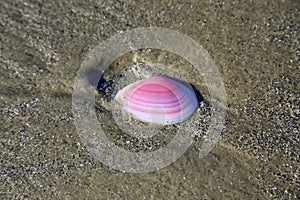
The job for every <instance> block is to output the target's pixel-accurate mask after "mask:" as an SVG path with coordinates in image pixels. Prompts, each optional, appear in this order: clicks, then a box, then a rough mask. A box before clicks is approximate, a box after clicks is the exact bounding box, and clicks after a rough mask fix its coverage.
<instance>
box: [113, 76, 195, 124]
mask: <svg viewBox="0 0 300 200" xmlns="http://www.w3.org/2000/svg"><path fill="white" fill-rule="evenodd" d="M115 99H116V100H117V101H118V102H119V103H120V104H121V105H122V107H123V109H124V110H125V111H127V112H129V113H131V114H132V115H133V116H134V117H135V118H137V119H139V120H141V121H144V122H150V123H156V124H175V123H179V122H182V121H184V120H186V119H187V118H189V117H190V116H191V115H192V114H193V113H194V112H195V111H196V109H197V107H198V101H197V98H196V95H195V93H194V91H193V90H192V89H191V88H189V87H188V86H186V85H184V84H182V83H180V82H178V81H175V80H173V79H171V78H168V77H165V76H153V77H151V78H146V79H143V80H141V81H137V82H135V83H132V84H130V85H128V86H126V87H125V88H123V89H122V90H120V91H119V92H118V93H117V95H116V97H115Z"/></svg>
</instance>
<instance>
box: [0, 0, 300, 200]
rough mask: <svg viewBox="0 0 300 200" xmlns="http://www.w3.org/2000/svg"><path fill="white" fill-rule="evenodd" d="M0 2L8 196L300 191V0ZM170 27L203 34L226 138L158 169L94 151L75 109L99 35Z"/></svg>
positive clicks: (247, 195)
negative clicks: (129, 168)
mask: <svg viewBox="0 0 300 200" xmlns="http://www.w3.org/2000/svg"><path fill="white" fill-rule="evenodd" d="M201 2H202V3H199V2H198V1H191V2H187V3H183V1H172V0H171V1H137V2H135V1H103V2H101V1H94V2H92V1H82V0H80V1H79V0H75V1H72V3H69V1H37V0H34V1H22V0H20V1H16V0H15V1H9V0H4V1H1V2H0V27H1V29H0V30H1V32H0V36H1V42H0V50H1V55H0V56H1V59H0V63H1V64H0V67H1V70H0V74H1V76H0V85H1V86H0V87H1V91H0V105H1V110H0V122H1V129H0V130H1V138H0V141H1V142H0V149H1V154H0V199H13V198H15V199H38V198H40V199H299V198H300V192H299V160H300V158H299V154H300V152H299V142H300V139H299V117H300V108H299V104H300V102H299V101H300V94H299V92H300V85H299V77H300V73H299V72H300V70H299V66H300V65H299V39H300V35H299V30H300V22H299V19H300V18H299V7H300V4H299V1H285V0H282V1H252V2H251V3H250V1H242V2H240V1H235V3H233V1H226V2H221V1H201ZM149 26H157V27H165V28H170V29H174V30H177V31H180V32H181V33H184V34H186V35H188V36H190V37H192V38H193V39H194V40H196V41H197V42H199V43H200V44H201V45H202V46H203V47H204V48H205V49H206V50H207V51H208V52H209V54H210V55H211V56H212V57H213V59H214V61H215V62H216V65H217V67H218V69H219V70H220V72H221V74H222V77H223V81H224V83H225V87H226V91H227V95H228V96H227V98H228V107H229V110H228V116H227V121H226V129H225V130H224V137H223V138H222V140H221V141H219V142H218V144H217V145H216V147H215V148H214V149H213V151H212V152H211V153H210V154H209V155H208V156H206V157H205V158H204V159H199V158H198V152H197V150H196V148H193V147H192V148H190V149H189V150H188V151H187V152H186V153H185V154H184V155H183V156H182V157H181V158H179V159H178V160H177V161H176V162H174V163H173V164H171V165H170V166H168V167H166V168H164V169H162V170H160V171H156V172H152V173H145V174H128V173H122V172H118V171H114V170H112V169H109V168H108V167H106V166H104V165H103V164H101V163H100V162H99V161H97V160H95V159H94V158H93V157H92V156H91V155H90V154H89V152H88V151H87V150H86V149H85V147H84V146H83V144H82V143H81V140H80V138H79V136H78V135H77V133H76V130H75V126H74V123H73V118H72V117H73V115H72V111H71V107H72V104H71V101H72V87H73V81H74V78H75V76H76V72H77V70H78V69H79V67H80V64H81V62H82V61H83V60H84V59H85V57H86V55H87V54H88V53H89V51H90V50H92V49H93V48H94V47H96V46H97V45H98V44H99V43H100V42H101V41H103V40H105V39H107V38H109V37H110V36H112V35H114V34H116V33H118V32H119V31H121V30H129V29H132V28H136V27H149Z"/></svg>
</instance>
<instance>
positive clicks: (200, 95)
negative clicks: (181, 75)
mask: <svg viewBox="0 0 300 200" xmlns="http://www.w3.org/2000/svg"><path fill="white" fill-rule="evenodd" d="M190 85H191V87H192V88H193V90H194V92H195V94H196V97H197V100H198V106H199V105H200V103H201V102H202V101H204V98H203V96H202V94H201V92H200V91H199V90H198V89H197V88H196V87H195V86H194V85H193V84H190Z"/></svg>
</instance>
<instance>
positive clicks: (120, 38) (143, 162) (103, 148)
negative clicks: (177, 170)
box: [72, 28, 226, 173]
mask: <svg viewBox="0 0 300 200" xmlns="http://www.w3.org/2000/svg"><path fill="white" fill-rule="evenodd" d="M148 48H153V49H160V50H165V51H169V52H171V53H174V54H177V55H179V56H181V57H182V58H183V59H185V60H187V61H189V62H190V63H191V64H192V65H193V66H194V67H195V69H197V70H198V71H199V72H200V74H201V75H202V77H203V79H204V81H205V82H206V85H207V88H208V91H209V95H210V99H211V104H212V107H213V108H214V109H213V110H212V114H211V121H210V124H209V127H208V130H207V132H206V134H205V137H204V142H203V143H202V146H201V147H200V153H199V157H200V158H203V157H204V156H206V155H207V154H208V153H209V152H210V151H211V149H212V148H213V147H214V145H215V144H216V142H217V141H218V140H219V139H220V138H221V135H220V134H221V131H222V129H223V128H224V121H225V115H226V92H225V88H224V85H223V82H222V78H221V75H220V73H219V71H218V69H217V67H216V66H215V64H214V62H213V60H212V59H211V57H210V56H209V54H208V53H207V51H206V50H205V49H204V48H203V47H202V46H201V45H199V44H198V43H197V42H196V41H194V40H193V39H191V38H190V37H188V36H186V35H184V34H181V33H179V32H177V31H173V30H170V29H165V28H137V29H133V30H129V31H126V32H122V33H120V34H117V35H115V36H113V37H111V38H108V39H107V40H105V41H104V42H102V43H101V44H100V45H98V46H97V47H96V48H95V49H93V50H92V51H91V53H90V54H89V55H88V57H87V58H86V59H85V60H84V61H83V63H82V64H81V67H80V69H79V71H78V74H77V77H76V80H75V83H74V90H73V94H72V111H73V114H74V117H75V125H76V130H77V132H78V134H79V136H80V138H81V140H82V142H83V144H84V145H85V146H86V147H87V149H88V150H89V151H90V153H91V154H92V155H93V156H94V157H95V158H96V159H98V160H99V161H101V162H102V163H103V164H105V165H107V166H109V167H110V168H113V169H116V170H119V171H123V172H130V173H143V172H151V171H155V170H159V169H161V168H163V167H166V166H168V165H169V164H171V163H172V162H174V161H176V159H178V158H179V157H180V156H182V155H183V154H184V152H185V151H186V150H187V149H188V148H189V146H190V145H191V144H192V143H193V138H192V137H191V135H190V134H186V132H185V130H184V127H179V129H178V131H177V133H176V135H175V136H174V138H173V139H172V141H171V142H170V143H169V144H167V145H166V146H164V147H162V148H160V149H158V150H156V151H152V152H142V153H139V152H138V153H134V152H129V151H127V150H125V149H123V148H121V147H119V146H118V145H116V144H115V143H113V142H112V141H110V140H109V139H108V138H107V136H106V134H105V133H104V131H103V130H102V129H101V127H100V125H99V123H98V118H97V116H96V111H95V88H96V87H97V84H98V82H99V79H100V77H101V75H103V73H104V71H105V70H106V68H107V67H109V65H110V64H111V63H112V62H113V61H114V60H116V59H118V58H119V57H120V56H122V55H124V54H126V53H128V52H131V51H135V50H138V49H148ZM88 71H94V72H95V73H93V74H92V75H91V77H89V78H88V79H87V78H86V72H88Z"/></svg>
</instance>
